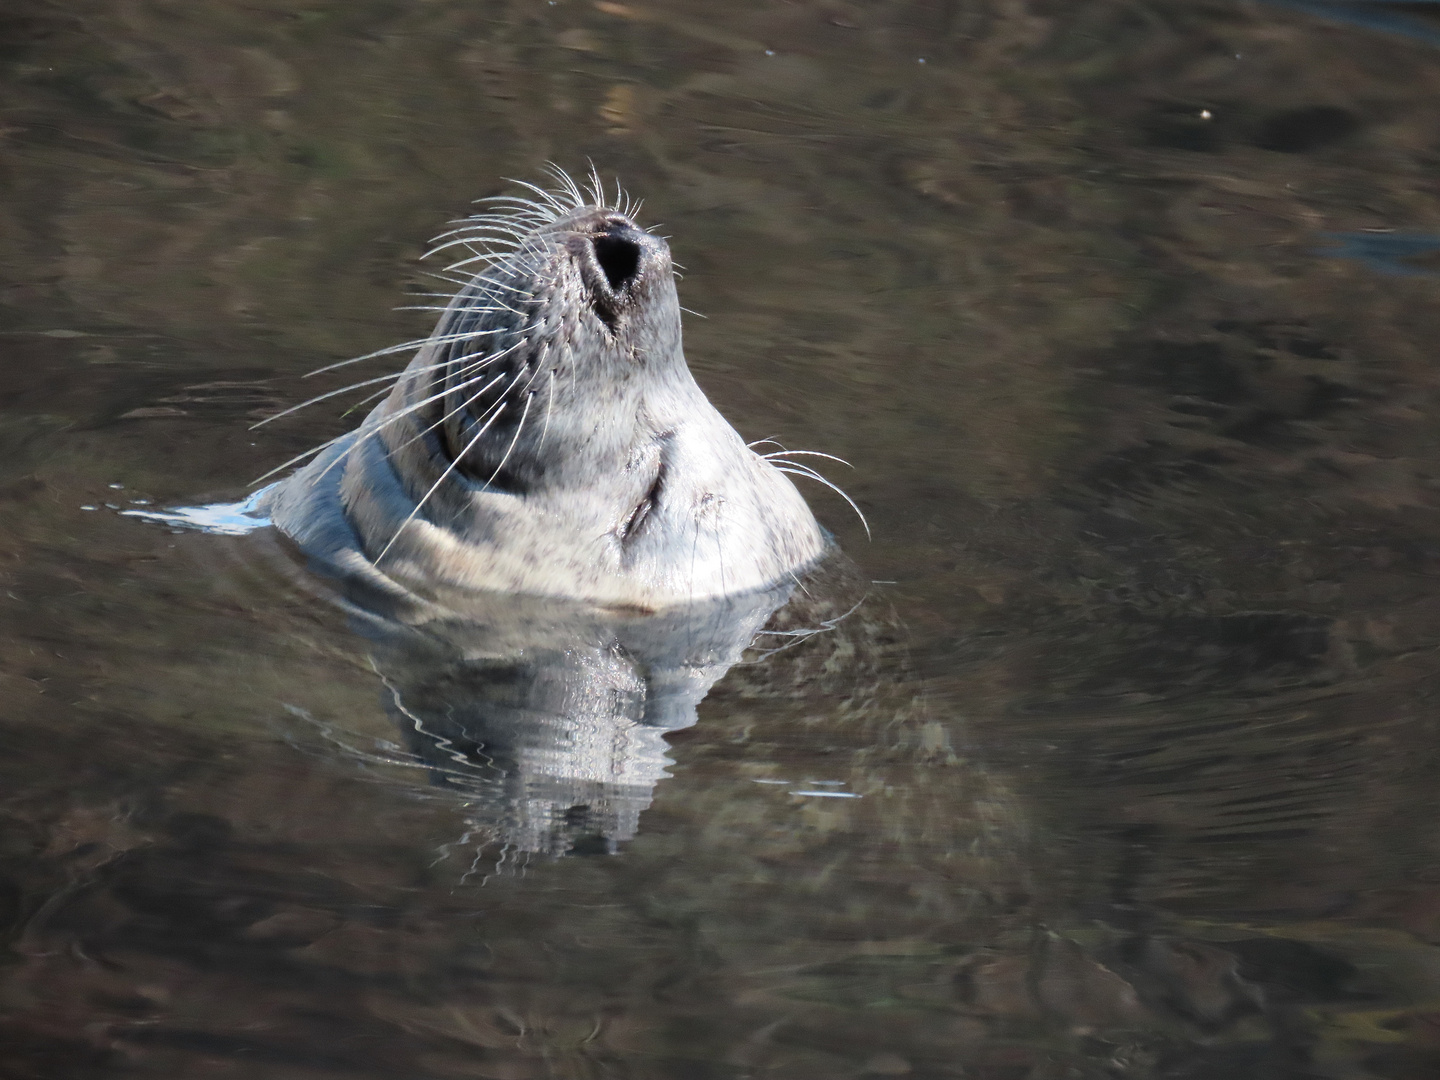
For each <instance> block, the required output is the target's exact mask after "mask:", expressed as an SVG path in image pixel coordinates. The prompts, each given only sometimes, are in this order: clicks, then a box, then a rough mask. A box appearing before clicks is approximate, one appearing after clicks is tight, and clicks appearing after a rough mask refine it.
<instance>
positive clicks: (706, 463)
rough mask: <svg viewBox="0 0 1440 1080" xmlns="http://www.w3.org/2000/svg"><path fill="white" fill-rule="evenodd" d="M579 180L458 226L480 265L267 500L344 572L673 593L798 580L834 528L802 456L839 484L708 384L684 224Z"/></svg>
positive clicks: (638, 601)
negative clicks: (688, 344)
mask: <svg viewBox="0 0 1440 1080" xmlns="http://www.w3.org/2000/svg"><path fill="white" fill-rule="evenodd" d="M559 177H560V179H561V187H560V189H558V190H556V191H545V190H543V189H541V188H538V187H531V188H530V190H531V191H532V192H533V193H534V194H535V195H536V198H534V199H520V198H507V199H505V200H502V204H503V205H502V209H501V210H500V211H499V212H495V213H489V214H483V215H479V216H477V217H475V218H472V219H469V220H468V221H467V222H466V223H464V224H463V226H462V227H461V228H459V229H457V230H455V231H454V232H453V233H452V234H450V235H449V236H447V237H445V238H443V239H444V240H445V243H443V244H442V245H441V248H442V249H445V248H450V247H452V246H460V247H462V248H464V249H465V250H467V251H469V252H471V253H472V255H471V256H470V257H467V258H464V259H462V260H461V261H459V262H457V263H454V264H452V266H450V267H448V268H447V273H448V274H465V275H469V274H470V273H472V272H473V271H474V270H475V269H476V266H477V264H478V266H479V272H478V273H475V274H474V276H473V277H468V276H467V277H463V278H459V279H457V280H459V281H461V282H462V285H461V288H460V289H459V291H458V292H457V293H456V294H455V295H454V296H453V297H451V298H450V299H449V302H448V303H447V304H446V305H445V307H444V309H443V313H442V314H441V316H440V320H439V323H438V324H437V326H436V328H435V331H434V333H433V334H432V335H431V336H430V337H429V338H427V339H425V340H424V341H421V342H414V343H410V344H409V346H400V347H397V350H386V353H389V352H391V351H398V349H404V348H407V347H415V348H417V349H418V351H417V352H416V354H415V357H414V359H413V360H412V361H411V362H410V364H409V365H408V367H406V368H405V369H404V371H402V372H400V373H399V374H398V375H397V376H395V377H394V386H393V388H391V389H389V392H388V393H387V394H386V396H385V399H384V400H383V401H382V402H381V403H380V404H379V405H378V406H377V407H376V408H375V410H374V411H373V412H372V413H371V414H370V415H369V417H368V418H367V419H366V420H365V421H364V423H363V424H362V425H361V426H360V428H359V429H358V430H356V431H354V432H351V433H350V434H348V435H346V436H343V437H341V438H340V439H338V440H335V441H333V442H332V443H329V444H327V445H325V446H323V447H321V448H319V454H318V456H317V457H316V458H315V459H314V460H313V461H312V462H311V463H310V464H308V465H307V466H305V467H304V468H302V469H300V470H299V471H298V472H296V473H295V474H294V475H293V476H291V477H290V478H288V479H287V480H284V481H282V482H281V483H279V484H277V485H275V487H274V488H272V489H271V490H270V492H268V493H267V494H266V496H265V499H264V506H265V509H266V510H267V512H268V513H269V514H270V516H271V518H272V520H273V521H274V522H275V524H276V525H278V526H279V527H280V528H281V529H282V530H283V531H285V532H286V533H287V534H289V535H290V536H291V537H292V538H294V539H295V540H297V541H298V542H299V543H300V544H301V545H302V546H303V547H305V548H306V549H307V550H308V551H310V552H311V553H312V554H314V555H316V556H318V557H320V558H322V559H323V560H325V561H327V562H329V563H331V564H334V565H336V566H337V567H339V568H340V569H342V570H345V571H348V572H351V573H359V574H363V575H366V576H368V577H371V578H376V579H378V578H384V579H387V580H389V581H392V582H404V583H406V584H410V585H439V586H458V587H462V588H470V589H484V590H498V591H505V592H515V593H524V594H530V595H539V596H551V597H563V598H568V599H578V600H588V601H594V602H599V603H604V604H614V605H627V606H634V607H637V608H643V609H658V608H663V607H666V606H669V605H672V604H676V603H684V602H690V601H694V600H702V599H706V598H714V597H722V596H729V595H735V594H740V593H745V592H749V591H752V590H756V589H762V588H766V587H768V586H770V585H773V584H774V583H776V582H778V581H781V580H784V579H786V578H791V577H793V576H794V575H795V574H796V573H797V572H798V571H800V570H802V569H803V568H805V567H806V566H808V565H810V564H812V563H813V562H814V561H815V560H816V559H817V558H819V557H820V555H822V554H823V553H824V551H825V550H826V547H827V544H828V540H827V538H826V535H825V533H824V532H823V530H821V529H820V527H819V526H818V525H817V524H816V522H815V519H814V517H813V516H812V515H811V513H810V510H809V508H808V507H807V506H806V504H805V502H804V500H803V499H802V498H801V496H800V494H799V492H797V491H796V490H795V487H794V485H793V484H792V483H791V482H790V480H789V478H788V477H787V476H786V475H785V473H787V472H789V473H794V474H799V475H806V476H812V477H814V478H816V479H820V480H821V482H825V481H824V480H823V478H821V477H818V475H817V474H815V473H814V472H813V471H812V470H811V469H809V468H808V467H807V466H805V465H804V464H801V463H799V462H796V461H794V460H792V458H791V457H789V456H788V454H787V452H785V451H783V450H781V451H779V452H777V453H773V454H770V455H762V454H758V453H756V452H755V451H754V450H752V449H751V448H750V447H748V446H746V445H745V443H744V441H743V440H742V439H741V438H740V436H739V435H738V434H737V433H736V432H735V430H734V429H733V428H732V427H731V426H730V425H729V424H728V423H727V422H726V421H725V419H724V418H723V417H722V416H721V415H720V413H719V412H718V411H717V410H716V409H715V407H714V406H713V405H711V404H710V402H709V401H708V400H707V399H706V397H705V395H704V393H703V392H702V391H701V390H700V388H699V387H698V386H697V385H696V383H695V380H694V379H693V378H692V377H691V374H690V371H689V369H688V367H687V366H686V364H685V358H684V353H683V350H682V345H681V329H680V306H679V300H678V298H677V296H676V292H675V281H674V278H675V275H674V271H673V268H672V264H671V260H670V253H669V249H668V247H667V245H666V244H665V242H664V241H663V240H661V239H659V238H657V237H654V236H652V235H650V234H648V233H646V232H643V231H642V230H640V229H639V228H638V227H637V226H636V225H635V224H634V222H633V220H632V214H633V208H632V207H631V206H629V205H628V204H626V203H625V202H624V200H623V196H621V195H619V194H617V196H616V198H615V199H614V200H612V201H607V200H606V199H605V197H604V193H603V191H602V189H601V186H600V184H599V182H598V180H593V182H592V185H591V189H590V190H589V191H588V192H581V190H580V189H579V187H578V186H577V185H575V184H574V183H573V182H572V181H571V180H570V179H569V178H568V177H565V176H564V175H563V174H559ZM527 186H528V185H527ZM376 355H383V354H376ZM361 359H368V358H361ZM385 381H386V379H385V378H384V377H382V378H381V379H372V380H362V381H361V382H359V383H357V384H354V387H355V388H359V387H366V386H370V385H374V384H377V383H384V382H385ZM329 396H331V395H323V396H322V397H329ZM316 400H321V399H316ZM287 411H290V410H287ZM819 456H825V455H819Z"/></svg>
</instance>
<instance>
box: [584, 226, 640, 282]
mask: <svg viewBox="0 0 1440 1080" xmlns="http://www.w3.org/2000/svg"><path fill="white" fill-rule="evenodd" d="M591 243H592V244H594V245H595V261H596V262H597V263H599V264H600V269H601V270H602V271H604V273H605V280H606V281H607V282H608V283H609V285H610V291H611V292H615V293H620V292H623V291H624V290H625V287H626V286H627V285H629V284H630V283H631V282H632V281H634V280H635V278H636V276H637V275H638V274H639V273H640V245H639V244H637V243H635V241H633V240H627V239H625V238H624V237H623V236H613V235H609V234H606V233H601V234H600V235H599V236H597V237H595V238H594V239H593V240H591Z"/></svg>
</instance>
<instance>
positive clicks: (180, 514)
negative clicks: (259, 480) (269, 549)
mask: <svg viewBox="0 0 1440 1080" xmlns="http://www.w3.org/2000/svg"><path fill="white" fill-rule="evenodd" d="M269 490H270V489H269V488H268V487H266V488H261V489H260V490H259V491H257V492H255V493H254V494H252V495H251V496H250V497H249V498H246V499H242V500H241V501H240V502H233V503H211V504H210V505H208V506H176V507H172V508H171V509H169V510H122V511H121V512H120V513H121V515H122V516H123V517H133V518H139V519H140V520H141V521H149V522H153V523H154V524H156V525H168V526H170V527H171V528H172V529H193V530H195V531H197V532H205V533H212V534H214V535H216V536H244V535H245V534H246V533H252V532H254V531H255V530H256V529H263V528H265V527H266V526H267V525H269V524H270V519H269V518H268V517H266V516H265V515H264V514H262V513H261V512H260V499H261V497H262V496H264V494H265V493H266V492H267V491H269Z"/></svg>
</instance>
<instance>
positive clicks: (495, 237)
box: [423, 225, 530, 259]
mask: <svg viewBox="0 0 1440 1080" xmlns="http://www.w3.org/2000/svg"><path fill="white" fill-rule="evenodd" d="M529 235H530V234H529V233H528V232H520V231H519V230H515V229H500V228H498V227H497V226H494V225H487V226H485V227H484V228H478V227H472V228H469V229H455V230H453V231H451V232H448V233H442V234H441V235H439V236H437V237H436V238H435V240H432V241H431V243H432V244H435V242H436V241H438V240H445V243H443V244H436V246H434V247H431V248H430V250H429V251H427V252H425V254H424V256H423V258H426V259H428V258H430V257H432V256H433V255H435V254H437V253H438V252H441V251H444V250H445V249H446V248H451V247H454V246H455V245H456V244H466V243H479V242H481V241H484V242H485V243H487V244H495V245H497V246H498V248H499V250H498V251H497V252H496V254H495V255H494V256H492V257H494V258H499V257H500V256H502V255H509V254H511V253H512V252H514V251H515V250H517V249H518V247H519V245H520V242H522V241H524V240H525V239H526V238H527V237H528V236H529ZM447 236H448V237H457V238H458V239H451V240H446V239H445V238H446V237H447ZM511 237H513V239H510V238H511Z"/></svg>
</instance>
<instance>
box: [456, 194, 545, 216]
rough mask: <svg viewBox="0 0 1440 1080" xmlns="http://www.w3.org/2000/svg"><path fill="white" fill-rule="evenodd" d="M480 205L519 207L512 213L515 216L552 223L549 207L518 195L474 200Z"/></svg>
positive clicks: (492, 196) (491, 196)
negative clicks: (531, 217)
mask: <svg viewBox="0 0 1440 1080" xmlns="http://www.w3.org/2000/svg"><path fill="white" fill-rule="evenodd" d="M481 203H508V204H510V205H512V206H516V207H519V209H517V210H515V211H514V213H515V214H516V216H519V215H521V214H527V215H530V216H533V217H534V218H535V219H536V220H539V221H546V222H549V221H554V220H555V218H554V212H553V210H552V209H551V208H550V207H547V206H544V205H542V204H541V203H537V202H536V201H535V200H534V199H526V198H523V197H521V196H519V195H487V196H485V198H483V199H476V200H475V204H476V205H477V206H478V205H479V204H481Z"/></svg>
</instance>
